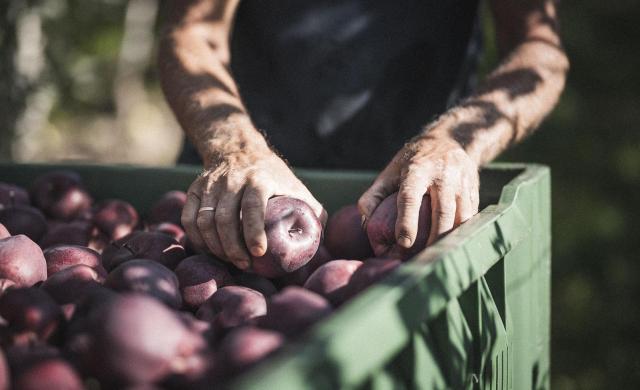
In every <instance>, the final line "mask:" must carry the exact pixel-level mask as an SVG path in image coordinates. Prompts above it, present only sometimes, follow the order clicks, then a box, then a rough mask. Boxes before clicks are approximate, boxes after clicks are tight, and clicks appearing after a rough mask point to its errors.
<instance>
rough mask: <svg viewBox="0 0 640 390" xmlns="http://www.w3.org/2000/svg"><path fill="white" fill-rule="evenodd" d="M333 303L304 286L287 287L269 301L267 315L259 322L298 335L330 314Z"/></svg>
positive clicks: (284, 332)
mask: <svg viewBox="0 0 640 390" xmlns="http://www.w3.org/2000/svg"><path fill="white" fill-rule="evenodd" d="M330 313H331V305H330V304H329V302H328V301H327V300H326V299H325V298H324V297H322V296H321V295H319V294H316V293H314V292H313V291H309V290H305V289H303V288H302V287H297V286H290V287H286V288H285V289H284V290H282V291H280V292H279V293H277V294H275V295H273V296H271V298H269V300H268V301H267V315H266V316H264V317H262V318H260V320H259V324H260V326H261V327H263V328H266V329H272V330H275V331H278V332H280V333H283V334H284V335H286V336H290V337H291V336H297V335H299V334H301V333H302V332H304V331H305V330H307V328H309V327H310V326H311V325H313V324H314V323H316V322H317V321H319V320H321V319H322V318H324V317H326V316H328V315H329V314H330Z"/></svg>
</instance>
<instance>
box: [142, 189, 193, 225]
mask: <svg viewBox="0 0 640 390" xmlns="http://www.w3.org/2000/svg"><path fill="white" fill-rule="evenodd" d="M185 203H187V194H186V193H185V192H184V191H169V192H167V193H165V194H164V195H162V197H160V199H159V200H158V201H157V202H156V203H154V204H153V206H151V210H150V211H149V216H148V217H147V223H149V224H150V225H157V224H160V223H162V222H170V223H172V224H174V225H177V226H182V223H181V221H180V218H181V216H182V209H183V207H184V205H185Z"/></svg>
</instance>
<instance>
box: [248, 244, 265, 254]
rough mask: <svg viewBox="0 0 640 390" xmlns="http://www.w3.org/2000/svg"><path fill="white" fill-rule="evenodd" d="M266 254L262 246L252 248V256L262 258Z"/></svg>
mask: <svg viewBox="0 0 640 390" xmlns="http://www.w3.org/2000/svg"><path fill="white" fill-rule="evenodd" d="M264 252H265V250H264V248H262V246H260V245H256V246H252V247H251V254H252V255H253V256H256V257H260V256H262V255H264Z"/></svg>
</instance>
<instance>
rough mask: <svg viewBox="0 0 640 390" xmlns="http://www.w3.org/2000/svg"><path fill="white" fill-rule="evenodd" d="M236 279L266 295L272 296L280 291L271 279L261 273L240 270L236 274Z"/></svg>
mask: <svg viewBox="0 0 640 390" xmlns="http://www.w3.org/2000/svg"><path fill="white" fill-rule="evenodd" d="M234 279H235V280H236V283H238V284H239V285H240V286H244V287H249V288H250V289H253V290H256V291H258V292H260V293H261V294H262V295H264V296H265V297H270V296H272V295H273V294H275V293H277V292H278V289H277V288H276V286H275V285H274V284H273V283H272V282H271V281H270V280H269V279H267V278H264V277H262V276H260V275H256V274H250V273H248V272H239V273H238V274H236V275H234Z"/></svg>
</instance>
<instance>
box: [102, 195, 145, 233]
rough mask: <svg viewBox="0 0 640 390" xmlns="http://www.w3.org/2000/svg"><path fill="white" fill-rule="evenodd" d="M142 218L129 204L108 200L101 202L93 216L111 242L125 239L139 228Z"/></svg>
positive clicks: (117, 200) (122, 201)
mask: <svg viewBox="0 0 640 390" xmlns="http://www.w3.org/2000/svg"><path fill="white" fill-rule="evenodd" d="M139 222H140V217H139V216H138V212H137V211H136V209H135V208H134V207H133V206H132V205H131V204H130V203H128V202H125V201H124V200H119V199H108V200H104V201H102V202H100V203H99V204H98V205H97V206H96V208H95V210H94V214H93V223H94V224H95V226H96V227H97V228H98V229H99V230H100V231H101V232H102V233H104V234H105V235H106V236H107V237H109V239H111V240H119V239H121V238H122V237H125V236H126V235H128V234H129V233H131V232H132V231H134V229H135V228H136V227H137V226H138V223H139Z"/></svg>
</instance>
